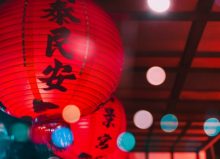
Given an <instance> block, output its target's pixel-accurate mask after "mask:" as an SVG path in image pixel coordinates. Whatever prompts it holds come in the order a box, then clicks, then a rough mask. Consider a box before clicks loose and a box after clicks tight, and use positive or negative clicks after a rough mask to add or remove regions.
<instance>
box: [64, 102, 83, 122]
mask: <svg viewBox="0 0 220 159" xmlns="http://www.w3.org/2000/svg"><path fill="white" fill-rule="evenodd" d="M80 115H81V113H80V110H79V108H78V107H77V106H75V105H68V106H66V107H65V108H64V109H63V112H62V116H63V119H64V120H65V121H66V122H67V123H75V122H77V121H78V120H79V119H80Z"/></svg>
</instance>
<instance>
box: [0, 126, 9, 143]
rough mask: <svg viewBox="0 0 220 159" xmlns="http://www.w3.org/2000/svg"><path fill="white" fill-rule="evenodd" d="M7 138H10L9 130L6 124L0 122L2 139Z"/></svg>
mask: <svg viewBox="0 0 220 159" xmlns="http://www.w3.org/2000/svg"><path fill="white" fill-rule="evenodd" d="M6 138H8V132H7V130H6V128H5V125H4V124H3V123H0V141H1V140H2V139H6Z"/></svg>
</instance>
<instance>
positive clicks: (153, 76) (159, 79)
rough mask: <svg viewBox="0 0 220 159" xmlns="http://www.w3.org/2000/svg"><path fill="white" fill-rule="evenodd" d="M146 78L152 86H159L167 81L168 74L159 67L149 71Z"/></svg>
mask: <svg viewBox="0 0 220 159" xmlns="http://www.w3.org/2000/svg"><path fill="white" fill-rule="evenodd" d="M146 78H147V81H148V82H149V83H150V84H151V85H155V86H158V85H161V84H162V83H163V82H164V81H165V79H166V73H165V71H164V69H163V68H161V67H159V66H153V67H151V68H149V69H148V70H147V73H146Z"/></svg>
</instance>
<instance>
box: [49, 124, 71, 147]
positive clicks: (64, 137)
mask: <svg viewBox="0 0 220 159" xmlns="http://www.w3.org/2000/svg"><path fill="white" fill-rule="evenodd" d="M51 139H52V142H53V144H54V145H55V146H56V147H58V148H66V147H68V146H69V145H71V144H72V143H73V140H74V137H73V133H72V132H71V130H70V129H69V128H67V127H58V128H56V129H55V130H54V132H53V133H52V135H51Z"/></svg>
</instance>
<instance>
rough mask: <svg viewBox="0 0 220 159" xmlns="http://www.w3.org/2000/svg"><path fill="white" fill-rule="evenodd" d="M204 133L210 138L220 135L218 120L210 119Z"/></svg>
mask: <svg viewBox="0 0 220 159" xmlns="http://www.w3.org/2000/svg"><path fill="white" fill-rule="evenodd" d="M204 131H205V133H206V134H207V135H208V136H211V137H213V136H217V135H218V134H219V133H220V123H219V120H218V119H216V118H209V119H207V120H206V121H205V123H204Z"/></svg>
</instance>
